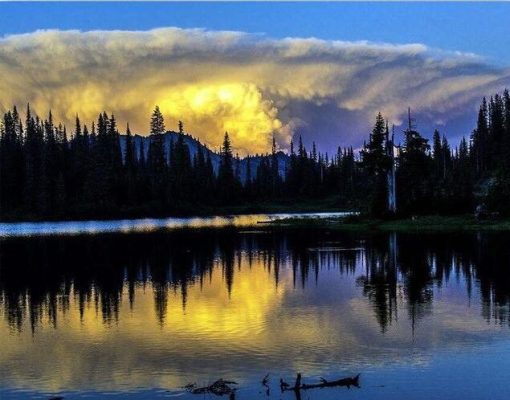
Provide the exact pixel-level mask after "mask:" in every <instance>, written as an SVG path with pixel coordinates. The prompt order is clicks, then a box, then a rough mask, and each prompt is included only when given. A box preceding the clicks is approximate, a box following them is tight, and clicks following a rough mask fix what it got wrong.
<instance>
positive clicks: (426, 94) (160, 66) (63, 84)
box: [0, 28, 510, 154]
mask: <svg viewBox="0 0 510 400" xmlns="http://www.w3.org/2000/svg"><path fill="white" fill-rule="evenodd" d="M0 73H1V74H2V77H3V79H2V80H1V81H0V91H1V93H2V96H1V105H2V107H3V108H4V109H5V108H7V107H10V106H11V105H12V104H17V105H18V106H19V107H24V105H25V103H26V102H27V101H29V102H30V103H31V105H32V108H33V109H35V110H36V111H37V112H38V113H39V114H40V115H41V116H45V115H46V113H47V111H48V109H49V108H51V109H52V110H53V112H54V114H55V116H56V118H57V119H63V120H64V121H65V122H66V123H67V124H68V125H69V126H70V127H72V126H73V121H74V117H75V115H76V114H77V113H78V114H79V115H80V117H81V119H82V121H84V122H86V123H88V124H90V122H91V121H92V120H93V119H95V118H96V116H97V114H98V112H100V111H102V110H106V111H107V112H114V113H115V115H116V116H117V119H118V120H119V123H120V126H121V127H123V126H124V124H125V123H126V122H128V121H129V122H130V125H131V127H132V130H134V131H135V132H137V133H141V134H146V133H147V131H148V119H149V118H148V117H149V115H150V112H151V110H152V109H153V107H154V105H155V104H159V105H160V106H161V108H162V110H163V112H164V114H165V117H166V119H167V128H169V129H176V126H177V121H178V120H179V119H181V120H183V121H184V123H185V127H186V129H187V130H188V131H189V132H191V133H192V134H193V135H195V136H197V137H198V138H200V139H201V140H202V141H203V142H205V143H206V144H208V145H209V146H211V147H213V148H217V147H218V146H219V145H220V143H221V139H222V136H223V133H224V132H225V131H228V132H229V133H230V135H231V137H232V140H233V144H234V146H235V150H236V151H238V152H239V153H240V154H245V153H247V152H251V153H255V152H259V153H260V152H266V151H268V150H269V149H270V144H271V140H272V136H273V134H274V135H275V137H276V140H277V143H278V145H279V147H281V148H288V145H289V143H290V140H291V138H292V136H293V135H294V134H296V133H299V134H303V135H304V137H305V139H306V140H307V141H308V142H309V141H311V140H316V141H317V142H318V143H320V144H322V145H323V146H325V147H326V148H327V146H333V145H334V144H345V145H347V144H353V145H355V146H356V145H359V143H361V142H362V140H363V138H364V137H365V136H366V135H367V133H368V131H367V129H369V126H370V125H371V123H372V120H373V117H374V115H375V113H376V112H378V111H381V112H383V113H384V114H385V115H386V116H387V117H388V118H389V119H390V120H391V121H393V122H395V123H399V122H401V121H402V120H403V117H404V115H405V112H406V110H407V107H408V106H411V107H413V108H414V109H416V110H417V113H418V116H419V118H420V120H421V122H422V123H423V124H424V125H427V124H430V125H435V124H439V125H447V126H448V123H449V122H450V121H453V120H455V121H458V120H464V121H465V120H466V119H467V120H469V121H471V120H472V119H473V118H474V117H473V114H474V111H475V110H476V105H477V104H478V103H479V100H480V97H481V96H483V95H487V94H490V93H492V92H496V91H501V90H502V89H503V88H504V87H505V85H508V84H509V83H510V72H509V71H508V70H505V69H498V68H495V67H492V66H490V65H488V64H486V63H485V62H484V61H483V60H482V59H480V58H478V57H477V56H475V55H472V54H460V53H448V52H442V51H439V50H435V49H429V48H427V47H426V46H424V45H422V44H409V45H392V44H374V43H369V42H342V41H324V40H319V39H314V38H310V39H299V38H286V39H278V40H277V39H270V38H268V37H266V36H263V35H251V34H247V33H242V32H219V31H205V30H200V29H188V30H187V29H178V28H162V29H154V30H150V31H91V32H80V31H58V30H53V31H36V32H33V33H28V34H22V35H12V36H6V37H4V38H2V39H1V40H0ZM453 133H454V134H469V132H465V131H463V132H453ZM330 148H331V147H330Z"/></svg>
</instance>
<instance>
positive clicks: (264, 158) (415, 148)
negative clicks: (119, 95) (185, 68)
mask: <svg viewBox="0 0 510 400" xmlns="http://www.w3.org/2000/svg"><path fill="white" fill-rule="evenodd" d="M149 125H150V132H149V133H150V135H149V136H148V137H140V136H138V135H133V134H132V133H131V131H130V128H129V124H128V125H127V127H126V130H125V134H121V133H120V132H119V127H118V125H117V121H116V119H115V116H114V115H113V114H111V115H108V114H107V113H106V112H103V113H101V114H99V116H98V118H97V121H96V122H94V123H92V124H91V125H90V126H87V125H84V124H82V123H81V121H80V119H79V117H78V116H77V117H76V124H75V126H74V129H73V130H72V131H70V132H68V131H67V129H66V127H65V126H64V125H62V124H57V123H56V122H55V121H54V120H53V116H52V113H51V111H50V112H49V114H48V116H47V118H46V119H41V118H39V117H38V116H36V115H34V114H33V113H32V112H31V109H30V106H29V105H27V108H26V113H25V118H22V116H21V114H20V112H19V111H18V110H17V108H16V107H13V108H12V109H11V110H8V111H7V112H6V113H5V114H4V115H3V118H2V121H1V126H0V218H1V219H2V220H30V219H55V218H62V219H69V218H79V219H80V218H111V217H144V216H169V215H184V214H193V213H204V212H210V213H215V212H218V210H227V211H228V210H231V209H233V208H234V207H236V206H249V205H257V204H269V203H272V202H273V203H286V204H294V203H296V202H299V201H302V200H309V201H311V202H313V201H318V200H319V199H324V198H332V199H334V200H333V201H334V206H335V207H336V208H338V209H344V210H357V211H361V212H363V213H366V214H368V215H372V216H378V217H381V216H382V217H384V216H388V217H390V216H392V215H398V216H409V215H430V214H439V215H451V214H466V213H473V212H474V210H475V209H476V208H478V209H480V208H482V209H483V210H484V211H485V210H486V211H487V212H488V213H492V214H493V215H501V216H506V215H509V214H510V168H509V167H510V95H509V92H508V90H505V91H504V92H503V93H502V94H495V95H493V96H492V97H490V98H489V99H488V100H487V99H486V98H484V99H483V100H482V102H481V105H480V108H479V112H478V118H477V124H476V127H475V129H474V130H473V131H472V132H471V133H470V134H469V135H467V136H465V137H463V138H462V140H461V141H460V143H458V145H456V146H452V145H451V144H450V143H449V142H448V140H447V138H446V136H445V135H444V134H441V133H440V132H439V131H437V130H436V131H434V133H433V136H432V140H431V143H429V140H428V139H427V138H425V137H424V136H423V135H422V134H421V133H420V132H418V131H417V129H416V128H415V127H414V126H413V124H412V120H411V118H410V119H409V124H408V127H407V128H406V130H405V131H404V136H403V143H401V144H399V145H396V144H394V143H393V139H392V137H393V135H392V133H391V132H390V131H392V130H393V129H391V128H390V127H389V124H388V122H387V120H386V119H385V118H384V116H383V115H382V114H381V113H379V114H378V115H377V116H376V119H375V123H374V126H373V129H372V132H371V133H370V134H369V136H368V138H367V141H366V142H365V144H364V145H363V147H362V148H361V150H360V151H354V150H353V148H352V147H350V148H338V150H337V152H336V153H335V154H327V153H319V152H317V150H316V146H315V144H313V145H312V148H311V149H307V148H306V147H305V146H304V145H303V142H302V139H301V137H298V138H297V139H298V140H297V143H291V146H290V151H289V152H288V153H284V152H282V151H280V150H278V149H277V147H276V144H275V142H274V140H273V146H272V151H271V153H268V154H264V155H254V156H247V157H245V158H243V159H241V158H240V157H239V156H238V155H237V154H235V153H234V151H233V144H232V143H231V142H230V138H229V135H228V133H225V135H224V139H223V144H222V146H221V148H220V151H219V153H215V152H213V151H211V150H210V149H209V148H207V146H205V145H203V144H201V143H200V142H199V141H198V140H197V139H194V138H192V137H191V136H190V135H188V134H187V133H186V132H185V130H184V124H183V123H182V122H181V121H179V123H178V131H177V132H173V131H167V130H166V128H165V121H164V117H163V115H162V113H161V111H160V109H159V107H157V106H156V107H155V109H154V111H153V113H152V115H151V117H150V124H149ZM392 173H393V176H394V179H393V182H394V186H395V188H394V192H395V197H396V199H397V200H396V208H395V209H391V208H390V209H389V208H388V194H389V190H392V188H391V187H390V185H391V183H390V179H389V177H390V175H391V174H392ZM318 211H319V210H318Z"/></svg>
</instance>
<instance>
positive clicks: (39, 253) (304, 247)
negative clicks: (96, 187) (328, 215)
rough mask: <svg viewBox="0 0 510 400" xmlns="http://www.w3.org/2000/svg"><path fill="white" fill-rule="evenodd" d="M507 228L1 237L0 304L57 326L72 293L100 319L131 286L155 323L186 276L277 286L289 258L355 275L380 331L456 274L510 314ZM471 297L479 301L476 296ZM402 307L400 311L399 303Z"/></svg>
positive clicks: (297, 279)
mask: <svg viewBox="0 0 510 400" xmlns="http://www.w3.org/2000/svg"><path fill="white" fill-rule="evenodd" d="M507 243H508V235H506V234H500V233H499V234H457V235H452V234H448V235H445V234H427V235H423V234H421V235H413V234H395V233H392V234H345V233H334V232H326V231H316V232H315V231H314V232H313V234H310V231H300V230H291V231H288V232H281V231H271V232H264V233H260V232H259V233H253V232H251V233H249V232H248V233H240V232H236V231H234V230H205V231H180V232H173V233H158V234H136V235H102V236H82V237H58V238H56V237H45V238H32V239H5V240H2V241H1V242H0V254H1V264H0V302H1V304H0V307H2V309H3V314H4V315H5V318H6V319H7V322H8V324H9V326H10V327H11V328H12V329H15V330H22V329H23V328H24V324H29V325H30V329H32V331H35V330H36V329H37V327H38V325H40V324H41V322H42V321H43V320H47V321H48V322H49V323H50V324H51V325H52V326H53V327H58V324H59V321H58V318H59V317H58V316H59V315H60V314H62V315H65V313H66V311H67V310H68V309H69V307H70V299H71V298H73V297H74V299H75V300H76V301H77V303H78V305H79V310H80V316H81V318H83V315H84V311H85V309H86V308H87V307H89V306H91V305H93V306H94V307H95V309H96V312H97V313H98V314H100V315H101V318H102V321H103V323H105V324H113V323H115V322H116V321H117V320H118V319H119V308H120V305H121V303H122V302H123V301H128V302H129V306H130V307H131V308H133V307H134V304H135V303H136V298H135V296H136V288H137V287H145V286H149V284H150V287H151V288H152V290H153V295H154V304H155V305H154V307H155V313H156V316H157V318H158V321H159V323H160V325H161V326H164V325H165V324H167V323H169V321H168V318H169V316H168V306H169V305H168V302H169V301H170V297H169V293H171V291H177V290H178V291H179V293H180V294H181V301H182V308H183V309H184V310H185V308H186V304H187V294H188V288H189V285H195V284H198V285H200V286H201V285H202V284H203V282H204V281H206V280H208V279H211V277H212V271H213V270H214V269H219V270H221V273H222V278H223V282H224V287H225V290H226V291H227V293H228V294H229V296H233V295H234V294H233V288H234V287H235V277H236V271H238V270H239V269H241V268H251V265H252V263H253V262H254V260H257V262H261V263H262V264H263V265H264V271H266V273H268V274H270V276H271V277H272V279H273V280H274V285H275V287H276V288H277V287H278V285H279V284H280V279H281V273H282V269H284V268H291V269H292V276H293V284H294V286H295V287H296V288H306V286H307V285H314V284H317V283H318V282H319V281H320V279H321V271H322V270H324V269H328V270H337V271H338V272H339V273H340V274H341V275H345V276H348V275H349V276H355V277H356V281H357V283H358V285H359V287H360V289H361V291H362V293H363V295H364V296H365V297H366V299H367V300H368V301H369V303H370V305H371V307H372V309H373V312H374V315H375V318H376V319H377V322H378V324H379V326H380V329H381V331H382V332H383V333H384V332H386V331H387V330H388V328H389V326H391V324H392V323H393V321H395V320H396V319H397V318H398V317H399V315H400V317H402V315H405V316H406V317H407V318H408V319H409V321H410V323H411V325H412V327H413V328H414V326H415V324H416V323H418V321H419V320H420V319H421V318H422V317H423V316H425V315H427V314H429V313H431V312H433V297H434V293H435V289H438V288H441V287H442V286H444V285H446V284H448V280H449V279H457V280H464V282H465V287H466V290H467V296H468V297H469V298H471V297H472V293H473V291H474V289H475V288H476V289H477V292H479V293H480V299H479V301H481V304H482V313H483V317H484V318H485V319H486V320H487V321H488V322H497V323H500V324H503V323H504V324H509V323H510V319H509V305H510V269H509V268H508V264H509V261H510V252H509V250H508V245H507ZM473 301H477V299H474V300H473ZM401 309H403V312H400V313H399V311H401Z"/></svg>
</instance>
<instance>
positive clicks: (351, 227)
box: [268, 215, 510, 233]
mask: <svg viewBox="0 0 510 400" xmlns="http://www.w3.org/2000/svg"><path fill="white" fill-rule="evenodd" d="M268 225H272V226H287V227H290V226H293V227H310V228H312V227H314V228H327V229H331V230H339V231H383V232H409V233H412V232H466V231H467V232H476V231H498V232H503V231H510V219H498V220H480V221H479V220H476V218H475V217H474V216H472V215H458V216H439V215H428V216H419V217H414V218H399V219H392V220H384V219H371V218H368V217H363V216H360V217H357V216H354V217H346V218H327V219H313V218H295V219H293V218H288V219H283V220H279V221H271V222H269V223H268Z"/></svg>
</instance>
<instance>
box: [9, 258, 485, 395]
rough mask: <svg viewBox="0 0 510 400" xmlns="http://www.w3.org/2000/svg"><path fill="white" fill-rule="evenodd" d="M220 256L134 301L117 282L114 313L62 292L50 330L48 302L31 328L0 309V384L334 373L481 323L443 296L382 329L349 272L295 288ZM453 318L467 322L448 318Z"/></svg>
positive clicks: (134, 383)
mask: <svg viewBox="0 0 510 400" xmlns="http://www.w3.org/2000/svg"><path fill="white" fill-rule="evenodd" d="M252 256H253V254H252ZM223 261H224V260H220V259H218V260H216V261H215V265H214V268H212V269H211V270H210V272H207V273H206V274H204V275H203V276H201V277H199V276H197V277H196V278H195V280H194V281H192V282H190V283H189V284H188V285H187V286H179V285H178V286H176V287H174V286H169V285H163V286H161V285H162V284H158V283H154V281H153V283H147V284H145V285H143V284H137V286H136V287H135V289H134V301H133V302H132V303H130V298H129V290H128V284H127V283H126V284H125V285H124V286H123V288H122V292H121V295H120V303H119V306H118V313H117V314H116V313H115V312H113V313H110V314H108V313H107V315H105V314H104V312H103V306H104V304H102V301H101V293H99V292H97V293H96V292H94V291H93V292H92V293H90V294H89V297H88V300H87V302H86V303H85V305H84V308H83V311H82V312H80V303H79V301H78V296H77V293H76V291H75V288H71V291H70V297H69V298H65V297H61V298H60V299H59V301H58V304H59V305H58V307H57V310H56V325H54V324H53V322H52V321H53V320H52V319H51V318H50V315H51V313H50V307H49V303H46V305H45V306H44V307H43V310H42V318H41V322H40V324H37V325H36V326H35V330H34V331H33V332H32V331H31V329H30V321H29V317H28V316H27V317H25V319H24V321H23V329H22V330H21V331H17V330H15V329H13V328H12V327H11V326H9V324H8V323H7V322H6V321H7V318H6V315H5V309H4V308H3V307H0V310H1V311H0V313H2V314H1V315H0V318H1V320H0V337H1V338H2V340H1V341H0V375H1V376H2V384H3V385H5V386H8V387H19V388H30V389H37V390H44V391H51V392H56V391H59V390H63V389H65V390H84V389H87V390H91V389H92V390H132V389H135V388H139V387H163V388H176V387H179V386H182V385H184V384H186V383H188V382H193V381H199V382H204V381H210V380H212V379H217V378H218V377H226V378H232V379H239V380H241V381H242V379H243V378H244V377H245V376H246V375H248V374H253V373H254V374H258V375H260V376H263V375H264V374H265V373H266V372H270V371H275V370H287V371H301V372H303V373H305V374H306V375H307V376H310V375H312V374H321V373H323V372H324V370H325V369H326V368H332V369H333V371H335V373H337V372H336V371H340V370H345V369H346V368H361V366H363V365H365V366H367V365H370V366H373V365H374V364H377V363H379V364H382V363H385V362H388V361H389V360H390V361H392V362H398V361H399V360H406V362H409V361H411V362H413V363H425V362H427V360H426V357H425V356H424V355H423V354H424V353H423V352H419V351H415V350H416V349H419V348H420V347H421V348H433V347H437V346H446V345H448V346H455V345H456V344H462V340H463V338H464V337H465V336H466V334H468V333H470V334H473V335H474V334H477V335H480V336H481V335H483V334H484V333H487V332H489V331H490V329H491V328H490V327H488V326H487V325H486V324H485V322H484V321H483V320H482V319H481V318H480V317H479V315H480V310H479V309H478V308H477V307H472V308H469V309H466V307H465V305H464V304H462V303H459V304H454V303H452V302H451V301H448V300H449V299H447V298H445V301H437V302H436V303H435V305H434V306H435V312H436V318H430V320H427V321H425V322H424V323H422V326H418V327H416V328H415V329H414V330H411V329H410V328H411V327H410V323H409V320H408V319H407V318H405V310H404V311H403V312H402V314H404V315H401V317H400V319H398V320H396V321H394V323H393V325H391V326H390V327H389V328H388V330H387V331H386V333H385V334H384V335H383V334H381V329H380V326H379V325H378V323H377V319H376V317H375V315H374V312H373V306H372V305H371V304H370V303H369V301H368V300H367V299H366V298H365V297H363V296H361V295H360V293H359V291H357V289H356V287H355V284H354V282H355V279H356V276H355V275H352V276H350V275H346V276H342V275H340V274H339V273H338V271H337V270H336V269H334V268H332V269H331V270H321V274H320V275H319V277H318V281H317V282H314V280H313V279H310V281H309V282H308V284H307V287H306V288H305V289H303V288H301V287H300V286H299V284H298V285H297V286H296V287H295V286H294V275H293V270H292V267H291V263H290V261H289V262H287V261H286V262H282V263H281V264H280V267H279V271H278V276H279V280H278V282H277V281H276V279H275V271H274V268H275V267H276V266H275V265H274V264H273V263H270V262H268V261H267V259H265V258H264V257H263V256H258V255H255V256H253V257H250V258H248V256H246V255H245V253H243V252H237V253H236V255H235V257H234V259H233V262H232V263H231V265H230V267H227V266H225V264H224V263H223ZM269 265H270V267H269ZM270 268H271V270H270ZM96 295H98V299H99V300H98V301H95V298H96ZM399 306H400V307H401V309H405V305H404V304H400V305H399ZM115 315H117V316H116V317H115ZM451 315H464V316H465V318H464V319H463V320H462V321H459V322H457V323H455V324H452V323H448V321H449V320H451V317H450V316H451ZM409 349H414V350H413V351H412V354H410V350H409ZM356 371H357V370H356ZM356 371H354V372H356Z"/></svg>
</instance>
